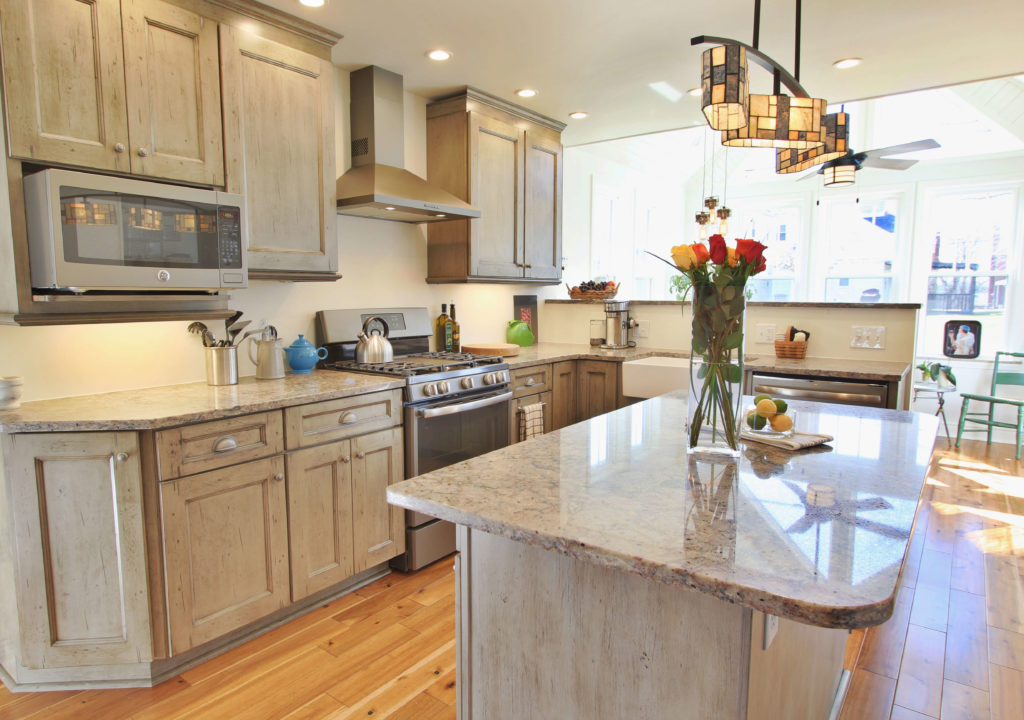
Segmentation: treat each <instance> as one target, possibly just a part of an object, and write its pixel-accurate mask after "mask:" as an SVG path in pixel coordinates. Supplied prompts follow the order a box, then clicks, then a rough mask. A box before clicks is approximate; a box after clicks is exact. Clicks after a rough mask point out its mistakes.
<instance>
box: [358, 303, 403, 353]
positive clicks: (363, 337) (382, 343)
mask: <svg viewBox="0 0 1024 720" xmlns="http://www.w3.org/2000/svg"><path fill="white" fill-rule="evenodd" d="M374 320H376V321H378V322H379V323H380V324H381V325H383V326H384V332H383V334H382V333H381V331H380V330H379V329H377V328H373V329H372V330H370V329H369V327H370V323H372V322H373V321H374ZM388 331H389V330H388V323H387V321H386V320H384V318H382V317H380V316H378V315H374V316H372V317H368V318H366V322H364V323H363V331H362V332H361V333H359V335H358V338H359V343H358V344H357V345H356V362H358V363H386V362H391V361H392V360H394V359H395V351H394V350H393V349H392V348H391V343H390V342H388Z"/></svg>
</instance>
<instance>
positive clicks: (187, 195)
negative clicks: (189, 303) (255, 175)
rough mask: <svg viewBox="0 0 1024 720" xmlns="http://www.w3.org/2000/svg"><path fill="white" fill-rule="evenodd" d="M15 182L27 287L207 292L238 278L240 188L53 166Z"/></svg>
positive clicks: (242, 282)
mask: <svg viewBox="0 0 1024 720" xmlns="http://www.w3.org/2000/svg"><path fill="white" fill-rule="evenodd" d="M24 183H25V211H26V215H27V221H28V243H29V266H30V269H31V273H30V274H31V277H32V287H33V288H36V289H40V290H50V291H52V290H67V291H72V292H88V291H105V290H106V291H110V290H121V291H152V290H163V291H176V292H183V291H205V292H216V291H218V290H223V289H226V288H244V287H246V286H247V285H248V266H247V263H246V246H247V243H246V228H245V224H244V218H245V206H244V200H243V198H242V197H241V196H240V195H232V194H229V193H223V192H220V191H217V190H202V189H198V188H187V187H179V186H176V185H164V184H162V183H155V182H147V181H145V180H133V179H129V178H117V177H107V176H105V175H93V174H90V173H81V172H73V171H70V170H57V169H50V170H43V171H41V172H38V173H35V174H33V175H27V176H25V179H24Z"/></svg>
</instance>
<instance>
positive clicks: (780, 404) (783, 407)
mask: <svg viewBox="0 0 1024 720" xmlns="http://www.w3.org/2000/svg"><path fill="white" fill-rule="evenodd" d="M787 410H789V403H787V402H786V401H785V400H776V401H775V412H777V413H779V414H780V415H781V414H782V413H784V412H786V411H787Z"/></svg>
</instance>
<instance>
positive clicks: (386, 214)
mask: <svg viewBox="0 0 1024 720" xmlns="http://www.w3.org/2000/svg"><path fill="white" fill-rule="evenodd" d="M349 87H350V106H349V107H350V110H349V116H350V123H349V127H350V128H351V131H352V169H351V170H349V171H348V172H347V173H345V174H344V175H342V176H341V177H340V178H338V186H337V190H338V212H339V213H341V214H343V215H357V216H359V217H369V218H378V219H380V220H395V221H398V222H407V223H423V222H442V221H445V220H459V219H461V218H475V217H480V211H479V210H477V209H476V208H474V207H472V206H471V205H469V204H468V203H466V202H463V201H462V200H461V199H459V198H457V197H455V196H454V195H452V194H451V193H450V192H447V191H445V190H442V189H441V188H439V187H435V186H434V185H431V184H430V183H428V182H427V181H426V180H424V179H423V178H421V177H419V176H418V175H414V174H412V173H411V172H409V171H408V170H405V169H403V168H402V165H403V163H404V161H405V139H404V128H403V125H404V122H403V121H404V118H403V112H404V109H403V104H404V103H403V87H402V76H401V75H398V74H397V73H393V72H389V71H388V70H384V69H383V68H379V67H377V66H375V65H370V66H368V67H364V68H362V69H361V70H356V71H354V72H353V73H352V74H351V75H350V76H349Z"/></svg>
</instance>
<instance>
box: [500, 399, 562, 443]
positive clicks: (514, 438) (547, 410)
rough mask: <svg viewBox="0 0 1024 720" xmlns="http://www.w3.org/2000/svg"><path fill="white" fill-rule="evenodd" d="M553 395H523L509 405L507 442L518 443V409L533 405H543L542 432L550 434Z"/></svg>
mask: <svg viewBox="0 0 1024 720" xmlns="http://www.w3.org/2000/svg"><path fill="white" fill-rule="evenodd" d="M552 400H553V393H551V392H543V393H537V394H536V395H524V396H523V397H518V398H514V399H513V400H512V402H510V403H509V410H508V441H509V443H510V444H512V445H515V444H516V443H517V442H519V409H520V408H524V407H526V406H527V405H533V404H534V403H544V432H545V433H549V432H551V417H552V415H551V414H552V412H553V409H554V408H553V402H552Z"/></svg>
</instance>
